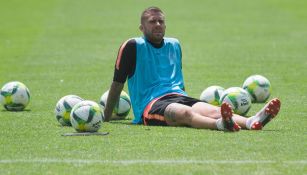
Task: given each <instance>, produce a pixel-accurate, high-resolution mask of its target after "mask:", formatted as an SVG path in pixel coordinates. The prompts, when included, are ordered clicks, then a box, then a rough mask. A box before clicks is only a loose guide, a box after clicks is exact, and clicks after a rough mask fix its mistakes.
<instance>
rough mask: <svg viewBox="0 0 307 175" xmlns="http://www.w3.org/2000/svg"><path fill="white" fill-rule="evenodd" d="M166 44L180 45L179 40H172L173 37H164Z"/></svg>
mask: <svg viewBox="0 0 307 175" xmlns="http://www.w3.org/2000/svg"><path fill="white" fill-rule="evenodd" d="M164 42H169V43H178V44H179V40H178V39H177V38H172V37H164Z"/></svg>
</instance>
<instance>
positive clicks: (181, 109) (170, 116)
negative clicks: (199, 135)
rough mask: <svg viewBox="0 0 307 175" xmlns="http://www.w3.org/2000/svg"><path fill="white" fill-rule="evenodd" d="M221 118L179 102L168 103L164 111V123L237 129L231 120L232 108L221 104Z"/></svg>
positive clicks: (229, 129) (226, 129) (227, 129)
mask: <svg viewBox="0 0 307 175" xmlns="http://www.w3.org/2000/svg"><path fill="white" fill-rule="evenodd" d="M220 112H221V114H220V115H221V116H222V118H221V119H218V120H216V119H214V118H210V117H207V116H204V115H201V114H199V113H198V112H195V111H194V110H193V108H192V107H190V106H186V105H182V104H179V103H171V104H169V105H168V106H167V107H166V109H165V112H164V117H165V120H166V123H167V124H168V125H170V126H191V127H193V128H203V129H219V130H225V131H239V130H240V127H239V126H238V125H237V124H236V123H235V122H234V121H233V120H232V115H233V114H232V109H231V107H230V106H229V105H228V104H224V105H222V108H221V110H220Z"/></svg>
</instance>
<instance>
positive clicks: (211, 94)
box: [199, 86, 225, 106]
mask: <svg viewBox="0 0 307 175" xmlns="http://www.w3.org/2000/svg"><path fill="white" fill-rule="evenodd" d="M224 90H225V89H224V88H223V87H221V86H209V87H208V88H206V89H205V90H203V92H202V93H201V94H200V97H199V99H200V100H201V101H203V102H206V103H209V104H212V105H214V106H219V105H220V97H221V95H222V93H223V92H224Z"/></svg>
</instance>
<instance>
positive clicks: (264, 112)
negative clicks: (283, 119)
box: [247, 98, 280, 130]
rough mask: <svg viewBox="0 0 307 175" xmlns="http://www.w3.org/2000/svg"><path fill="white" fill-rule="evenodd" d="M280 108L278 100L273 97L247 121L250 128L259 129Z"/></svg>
mask: <svg viewBox="0 0 307 175" xmlns="http://www.w3.org/2000/svg"><path fill="white" fill-rule="evenodd" d="M279 110H280V100H279V99H278V98H274V99H272V100H271V101H269V102H268V103H267V104H266V105H265V106H264V107H263V108H262V109H261V110H260V111H259V112H258V113H257V114H256V115H255V116H253V117H251V118H250V119H248V120H250V121H249V122H247V123H250V129H252V130H261V129H262V128H263V127H264V126H265V125H266V124H267V123H268V122H270V121H271V120H272V119H273V118H274V117H275V116H276V115H277V114H278V112H279Z"/></svg>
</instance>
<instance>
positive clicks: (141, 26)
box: [139, 24, 144, 32]
mask: <svg viewBox="0 0 307 175" xmlns="http://www.w3.org/2000/svg"><path fill="white" fill-rule="evenodd" d="M139 29H140V31H142V32H143V30H144V27H143V25H142V24H140V26H139Z"/></svg>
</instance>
